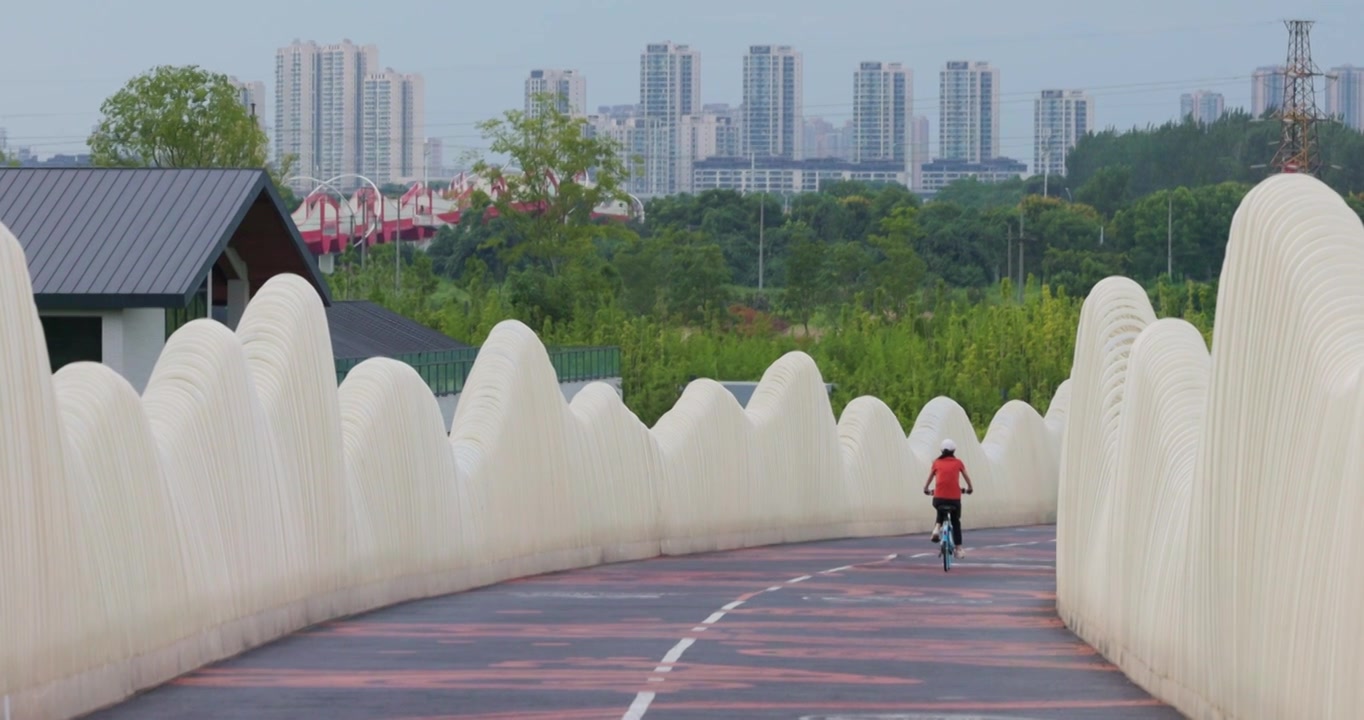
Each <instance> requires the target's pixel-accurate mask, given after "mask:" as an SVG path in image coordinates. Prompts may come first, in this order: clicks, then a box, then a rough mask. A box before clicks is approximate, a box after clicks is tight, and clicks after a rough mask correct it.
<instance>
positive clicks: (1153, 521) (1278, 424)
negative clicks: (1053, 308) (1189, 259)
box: [1057, 175, 1364, 720]
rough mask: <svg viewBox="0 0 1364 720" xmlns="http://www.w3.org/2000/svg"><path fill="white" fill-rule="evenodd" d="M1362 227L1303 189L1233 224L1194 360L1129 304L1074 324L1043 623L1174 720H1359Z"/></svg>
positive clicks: (1290, 188) (1267, 198) (1327, 199)
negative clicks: (1053, 600)
mask: <svg viewBox="0 0 1364 720" xmlns="http://www.w3.org/2000/svg"><path fill="white" fill-rule="evenodd" d="M1361 372H1364V226H1361V224H1360V220H1359V217H1358V216H1357V215H1356V214H1355V213H1354V212H1353V211H1351V210H1350V209H1349V208H1348V207H1347V206H1346V205H1345V203H1344V202H1343V201H1342V200H1341V198H1340V196H1339V195H1337V194H1336V193H1334V192H1332V191H1331V190H1330V189H1329V188H1328V187H1326V186H1325V185H1323V184H1322V183H1320V182H1318V181H1317V180H1314V179H1312V178H1309V177H1306V176H1302V175H1282V176H1276V177H1274V178H1271V179H1269V180H1267V181H1265V182H1264V183H1262V184H1261V185H1260V186H1258V187H1257V188H1255V190H1254V191H1253V192H1251V193H1250V195H1249V196H1248V197H1246V199H1245V200H1244V202H1243V203H1242V205H1241V207H1240V209H1239V210H1238V212H1237V213H1236V216H1235V219H1234V221H1233V223H1232V228H1231V235H1230V242H1229V244H1228V247H1227V256H1226V263H1225V265H1224V267H1223V270H1222V278H1221V282H1220V287H1219V293H1218V299H1217V315H1216V329H1215V332H1214V335H1213V342H1212V351H1211V354H1210V353H1209V351H1208V348H1207V346H1206V345H1205V344H1204V343H1203V340H1202V338H1201V337H1200V336H1199V334H1198V332H1197V331H1196V330H1195V329H1194V328H1193V327H1191V326H1190V325H1188V324H1187V323H1184V322H1183V321H1180V320H1168V319H1167V320H1156V319H1155V316H1154V314H1153V313H1152V310H1151V307H1150V305H1149V303H1148V302H1147V299H1146V294H1145V293H1144V292H1143V291H1142V289H1141V288H1140V287H1138V286H1136V285H1135V284H1134V283H1132V282H1130V281H1128V280H1125V279H1119V278H1110V279H1108V280H1105V281H1104V282H1102V283H1101V284H1100V285H1098V286H1097V287H1095V288H1094V291H1093V293H1092V294H1091V295H1090V296H1089V298H1088V300H1087V301H1086V303H1085V307H1084V310H1083V312H1082V316H1081V321H1080V330H1079V336H1078V338H1077V342H1076V350H1075V365H1074V368H1073V370H1072V375H1071V382H1072V384H1073V393H1074V394H1073V397H1072V401H1071V405H1070V409H1069V413H1070V420H1071V421H1070V422H1069V424H1068V425H1067V426H1066V429H1065V433H1066V438H1065V442H1064V444H1063V447H1064V451H1063V457H1062V470H1061V486H1060V497H1059V500H1058V502H1059V509H1058V515H1059V527H1058V533H1059V536H1058V546H1057V550H1058V558H1057V582H1058V603H1059V606H1060V609H1061V614H1062V617H1063V618H1064V619H1065V620H1066V622H1067V623H1068V624H1069V625H1070V626H1071V627H1072V628H1073V629H1075V630H1076V631H1077V632H1078V633H1079V634H1080V635H1081V636H1082V637H1084V638H1085V639H1086V640H1087V641H1089V642H1090V643H1092V644H1094V645H1095V646H1096V647H1097V648H1099V649H1100V650H1101V651H1102V652H1103V653H1104V654H1105V655H1107V656H1108V657H1109V658H1111V659H1112V660H1114V661H1115V662H1116V663H1117V664H1118V665H1119V666H1120V667H1121V668H1122V669H1123V670H1124V671H1125V672H1127V674H1128V675H1129V676H1131V677H1132V678H1133V679H1135V680H1136V681H1137V682H1139V683H1141V684H1143V685H1144V686H1146V687H1147V688H1148V689H1149V690H1151V691H1152V692H1153V693H1155V694H1156V695H1158V696H1160V697H1163V698H1165V699H1166V700H1168V701H1170V702H1172V703H1173V704H1175V705H1176V706H1177V707H1178V708H1179V709H1180V710H1181V711H1183V712H1184V713H1185V714H1187V715H1189V716H1190V717H1195V718H1238V719H1245V720H1250V719H1258V718H1265V719H1270V718H1275V719H1277V718H1357V717H1359V716H1360V713H1361V708H1364V682H1362V681H1364V555H1361V551H1360V548H1361V547H1364V522H1361V519H1360V518H1361V513H1364V443H1361V442H1360V440H1361V433H1364V383H1361V379H1362V378H1361Z"/></svg>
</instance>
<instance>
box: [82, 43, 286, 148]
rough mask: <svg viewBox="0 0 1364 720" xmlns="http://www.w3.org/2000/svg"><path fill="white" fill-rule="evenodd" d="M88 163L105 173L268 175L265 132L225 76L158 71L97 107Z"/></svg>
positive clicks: (181, 70)
mask: <svg viewBox="0 0 1364 720" xmlns="http://www.w3.org/2000/svg"><path fill="white" fill-rule="evenodd" d="M100 114H101V115H103V118H102V119H101V120H100V123H99V126H98V127H96V128H95V131H94V134H92V135H91V136H90V140H89V146H90V159H91V162H92V163H94V164H95V165H100V166H110V167H259V168H263V167H266V156H267V152H266V150H267V147H268V141H267V138H266V135H265V130H263V129H262V128H261V126H260V125H259V124H258V123H257V122H256V119H255V118H253V117H251V115H250V113H249V112H248V111H247V109H246V108H245V107H244V106H243V105H242V104H241V101H240V100H239V96H238V93H237V90H236V88H235V87H233V85H232V82H231V81H230V80H228V78H227V76H226V75H223V74H221V73H215V72H210V71H208V70H204V69H202V68H200V67H198V66H196V65H189V66H183V67H176V66H170V65H160V66H157V67H155V68H152V69H151V70H150V71H148V72H145V73H143V74H141V75H138V76H137V77H135V78H133V79H132V80H129V81H128V83H127V84H126V85H124V86H123V88H122V89H120V90H119V91H118V92H116V93H114V94H113V95H111V96H109V98H108V99H106V100H105V101H104V104H103V105H101V106H100Z"/></svg>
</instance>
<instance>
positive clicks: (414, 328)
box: [327, 300, 470, 358]
mask: <svg viewBox="0 0 1364 720" xmlns="http://www.w3.org/2000/svg"><path fill="white" fill-rule="evenodd" d="M327 327H328V328H329V329H330V330H331V336H332V355H334V356H335V357H338V358H361V357H362V358H369V357H397V356H399V355H406V354H408V353H418V352H436V351H440V350H460V349H464V348H468V347H470V346H469V345H466V344H464V343H462V342H460V341H458V340H455V339H454V338H451V337H449V336H448V335H445V334H443V333H440V332H437V331H435V330H432V329H431V328H429V327H427V326H425V325H422V324H421V323H419V322H417V321H415V320H412V319H410V318H406V317H403V316H402V315H399V314H397V313H395V312H391V311H389V310H387V309H385V308H383V307H381V306H379V305H376V304H374V303H372V302H367V301H364V300H351V301H346V302H342V301H336V300H334V301H332V304H331V306H330V307H328V308H327Z"/></svg>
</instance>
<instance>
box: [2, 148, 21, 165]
mask: <svg viewBox="0 0 1364 720" xmlns="http://www.w3.org/2000/svg"><path fill="white" fill-rule="evenodd" d="M0 167H19V161H18V160H14V159H12V158H9V157H7V156H6V155H5V153H4V152H3V151H0Z"/></svg>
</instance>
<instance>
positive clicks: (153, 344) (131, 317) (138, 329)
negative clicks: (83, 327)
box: [40, 308, 166, 393]
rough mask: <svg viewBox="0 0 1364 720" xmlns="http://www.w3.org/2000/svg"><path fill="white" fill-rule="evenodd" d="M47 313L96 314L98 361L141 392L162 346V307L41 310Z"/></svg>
mask: <svg viewBox="0 0 1364 720" xmlns="http://www.w3.org/2000/svg"><path fill="white" fill-rule="evenodd" d="M40 314H41V315H44V316H47V317H98V318H100V321H101V322H100V361H101V362H103V363H104V364H105V365H108V366H109V368H110V369H111V370H114V371H115V372H117V373H118V374H119V375H122V376H123V377H124V379H126V380H127V381H128V383H129V384H130V385H132V386H133V389H134V390H137V392H139V393H141V392H142V391H143V390H145V389H146V387H147V381H148V380H151V377H152V370H153V369H155V368H156V360H157V358H158V357H160V356H161V350H162V349H163V348H165V346H166V311H165V310H164V309H163V308H125V309H123V310H44V311H41V312H40Z"/></svg>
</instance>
